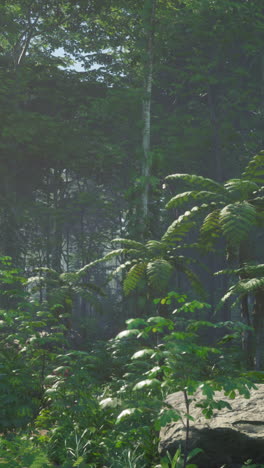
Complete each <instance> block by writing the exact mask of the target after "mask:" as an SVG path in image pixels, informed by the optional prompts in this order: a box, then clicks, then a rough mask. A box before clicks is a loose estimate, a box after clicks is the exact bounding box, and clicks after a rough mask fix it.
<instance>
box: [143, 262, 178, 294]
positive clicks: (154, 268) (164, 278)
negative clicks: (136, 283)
mask: <svg viewBox="0 0 264 468" xmlns="http://www.w3.org/2000/svg"><path fill="white" fill-rule="evenodd" d="M172 272H173V267H172V265H171V264H170V263H169V262H168V261H167V260H164V259H162V258H160V259H156V260H153V261H152V262H149V263H148V265H147V275H148V280H149V284H150V286H151V288H152V289H154V290H156V291H157V292H162V291H163V290H164V289H165V288H166V287H167V285H168V282H169V280H170V278H171V275H172Z"/></svg>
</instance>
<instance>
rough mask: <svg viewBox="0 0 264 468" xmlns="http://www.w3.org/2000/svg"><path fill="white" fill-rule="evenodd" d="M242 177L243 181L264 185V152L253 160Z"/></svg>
mask: <svg viewBox="0 0 264 468" xmlns="http://www.w3.org/2000/svg"><path fill="white" fill-rule="evenodd" d="M242 177H243V179H249V180H252V181H253V182H256V183H257V184H259V185H264V151H261V152H260V153H259V154H257V155H256V156H254V157H253V158H252V159H251V161H250V162H249V163H248V165H247V167H246V169H245V171H244V173H243V174H242Z"/></svg>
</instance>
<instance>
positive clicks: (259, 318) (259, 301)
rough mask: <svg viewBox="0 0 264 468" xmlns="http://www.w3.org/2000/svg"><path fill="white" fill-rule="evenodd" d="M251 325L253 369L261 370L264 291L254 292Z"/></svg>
mask: <svg viewBox="0 0 264 468" xmlns="http://www.w3.org/2000/svg"><path fill="white" fill-rule="evenodd" d="M253 326H254V330H255V341H256V351H255V369H256V370H263V366H264V291H258V292H257V293H256V294H255V305H254V310H253Z"/></svg>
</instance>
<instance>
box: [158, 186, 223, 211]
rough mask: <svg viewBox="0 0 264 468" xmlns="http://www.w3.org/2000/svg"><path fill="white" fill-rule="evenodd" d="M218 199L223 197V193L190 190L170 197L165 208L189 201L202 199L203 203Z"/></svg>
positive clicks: (177, 206) (178, 205) (179, 205)
mask: <svg viewBox="0 0 264 468" xmlns="http://www.w3.org/2000/svg"><path fill="white" fill-rule="evenodd" d="M219 199H223V194H220V193H215V192H209V191H205V190H199V191H198V190H192V191H190V192H183V193H179V194H178V195H176V196H175V197H173V198H171V199H170V201H169V202H168V203H167V205H166V208H180V207H181V206H182V205H185V204H186V203H189V202H191V201H195V202H199V201H202V202H203V203H205V202H210V201H217V200H219Z"/></svg>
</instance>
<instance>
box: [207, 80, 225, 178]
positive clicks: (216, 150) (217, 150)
mask: <svg viewBox="0 0 264 468" xmlns="http://www.w3.org/2000/svg"><path fill="white" fill-rule="evenodd" d="M208 106H209V112H210V120H211V124H212V129H213V148H212V150H213V166H214V170H215V178H216V179H217V180H218V181H220V182H221V181H222V180H223V168H222V162H221V144H220V137H219V122H218V119H217V113H216V104H215V97H214V94H213V90H212V87H211V86H208Z"/></svg>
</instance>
